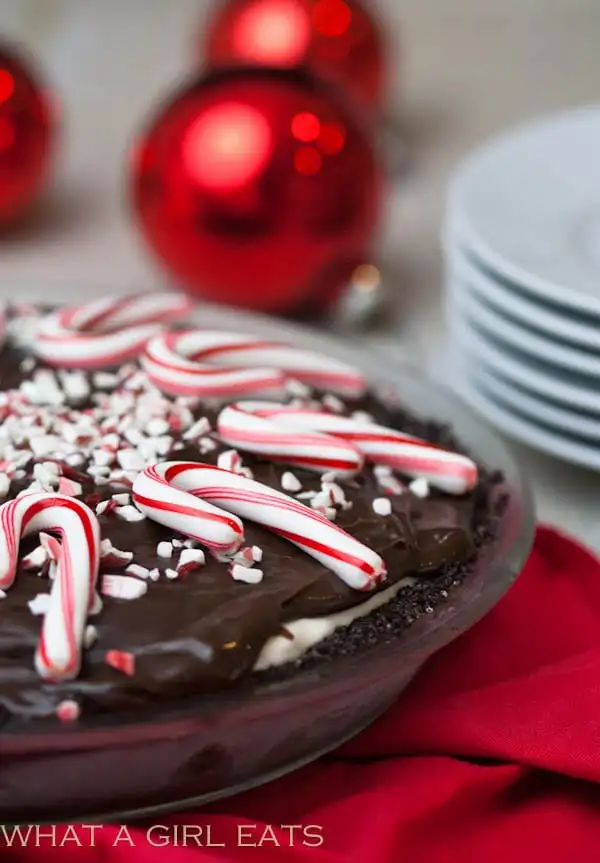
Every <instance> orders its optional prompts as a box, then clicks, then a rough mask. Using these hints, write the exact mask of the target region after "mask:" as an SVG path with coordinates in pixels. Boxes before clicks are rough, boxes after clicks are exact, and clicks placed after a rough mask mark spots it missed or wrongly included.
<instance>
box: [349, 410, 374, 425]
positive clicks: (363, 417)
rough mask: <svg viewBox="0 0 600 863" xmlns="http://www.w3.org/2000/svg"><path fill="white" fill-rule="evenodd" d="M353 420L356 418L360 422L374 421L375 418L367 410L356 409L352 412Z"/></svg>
mask: <svg viewBox="0 0 600 863" xmlns="http://www.w3.org/2000/svg"><path fill="white" fill-rule="evenodd" d="M351 417H352V419H353V420H356V422H358V423H374V422H375V418H374V417H373V416H371V414H370V413H367V411H354V412H353V413H352V414H351Z"/></svg>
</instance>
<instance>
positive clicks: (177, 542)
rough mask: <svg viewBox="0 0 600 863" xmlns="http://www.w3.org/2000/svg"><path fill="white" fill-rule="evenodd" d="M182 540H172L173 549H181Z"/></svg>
mask: <svg viewBox="0 0 600 863" xmlns="http://www.w3.org/2000/svg"><path fill="white" fill-rule="evenodd" d="M183 542H184V541H183V540H182V539H172V540H171V545H172V546H173V548H183Z"/></svg>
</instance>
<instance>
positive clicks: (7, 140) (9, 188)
mask: <svg viewBox="0 0 600 863" xmlns="http://www.w3.org/2000/svg"><path fill="white" fill-rule="evenodd" d="M53 139H54V120H53V116H52V109H51V101H50V97H49V95H48V93H47V91H45V90H44V88H43V85H42V84H41V82H40V81H39V79H38V77H37V74H36V73H35V72H34V71H33V70H32V68H31V67H30V64H29V62H28V61H27V60H25V59H24V58H23V57H22V56H20V55H19V54H18V53H17V52H16V51H15V50H14V49H13V48H11V47H9V46H7V45H4V44H2V45H0V225H2V224H5V223H7V222H9V221H12V220H14V219H16V218H17V217H19V216H20V215H22V214H23V212H24V211H25V210H26V209H28V208H29V207H30V205H31V204H32V203H33V200H34V199H35V198H36V197H37V195H38V193H39V192H40V190H41V187H42V184H43V181H44V180H45V179H46V176H47V173H48V168H49V164H50V154H51V149H52V143H53Z"/></svg>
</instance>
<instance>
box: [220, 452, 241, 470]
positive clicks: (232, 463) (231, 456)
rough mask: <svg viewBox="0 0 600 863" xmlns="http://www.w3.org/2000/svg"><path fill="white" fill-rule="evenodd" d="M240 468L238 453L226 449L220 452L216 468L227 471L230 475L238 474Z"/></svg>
mask: <svg viewBox="0 0 600 863" xmlns="http://www.w3.org/2000/svg"><path fill="white" fill-rule="evenodd" d="M241 466H242V460H241V458H240V454H239V452H237V450H234V449H227V450H225V452H222V453H221V454H220V455H219V457H218V459H217V467H220V468H221V470H229V471H231V472H232V473H238V472H239V469H240V468H241Z"/></svg>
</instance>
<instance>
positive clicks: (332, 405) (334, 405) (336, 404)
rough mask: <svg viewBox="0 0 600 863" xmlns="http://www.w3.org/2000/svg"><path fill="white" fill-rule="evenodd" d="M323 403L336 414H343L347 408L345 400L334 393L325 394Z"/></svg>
mask: <svg viewBox="0 0 600 863" xmlns="http://www.w3.org/2000/svg"><path fill="white" fill-rule="evenodd" d="M321 403H322V405H323V407H326V408H329V410H330V411H333V413H336V414H342V413H344V411H345V410H346V405H345V404H344V402H343V401H342V400H341V399H340V398H338V397H337V396H334V395H333V394H327V395H325V396H323V398H322V399H321Z"/></svg>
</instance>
